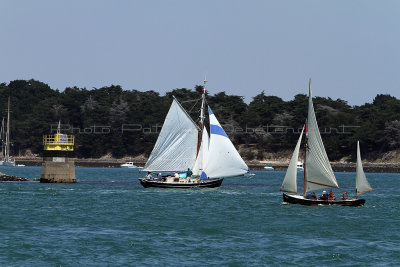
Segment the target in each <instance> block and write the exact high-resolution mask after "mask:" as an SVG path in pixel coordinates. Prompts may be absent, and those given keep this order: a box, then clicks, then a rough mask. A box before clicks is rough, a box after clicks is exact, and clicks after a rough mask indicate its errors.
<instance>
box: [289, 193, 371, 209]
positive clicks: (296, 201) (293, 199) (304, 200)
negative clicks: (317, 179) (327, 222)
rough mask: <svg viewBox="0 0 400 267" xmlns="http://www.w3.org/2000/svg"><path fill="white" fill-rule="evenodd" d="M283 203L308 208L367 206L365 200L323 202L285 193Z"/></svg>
mask: <svg viewBox="0 0 400 267" xmlns="http://www.w3.org/2000/svg"><path fill="white" fill-rule="evenodd" d="M283 202H286V203H290V204H300V205H306V206H312V205H340V206H353V207H354V206H362V205H364V204H365V199H344V200H342V199H341V200H321V199H307V198H305V197H303V196H300V195H289V194H286V193H283Z"/></svg>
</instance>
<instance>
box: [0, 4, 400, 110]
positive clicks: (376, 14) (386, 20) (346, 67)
mask: <svg viewBox="0 0 400 267" xmlns="http://www.w3.org/2000/svg"><path fill="white" fill-rule="evenodd" d="M0 10H1V15H0V33H1V35H0V59H1V63H0V82H7V83H8V82H9V81H11V80H15V79H31V78H34V79H37V80H40V81H42V82H45V83H47V84H49V85H50V86H51V87H52V88H54V89H56V88H58V89H59V90H61V91H62V90H64V89H65V88H66V87H69V86H78V87H86V88H88V89H90V88H93V87H96V88H99V87H102V86H107V85H110V84H119V85H121V86H122V87H123V88H124V89H127V90H130V89H136V90H141V91H146V90H155V91H158V92H160V93H161V94H163V93H164V92H166V91H170V90H172V89H174V88H182V87H186V88H193V87H194V86H195V85H196V84H202V80H203V79H204V76H205V75H206V76H207V80H208V81H209V83H208V90H209V92H210V93H211V94H214V93H216V92H219V91H226V93H228V94H236V95H241V96H245V99H246V101H247V102H249V101H251V97H253V96H255V95H257V94H259V93H260V92H261V91H262V90H264V91H265V93H266V94H267V95H276V96H279V97H281V98H283V99H284V100H290V99H293V96H294V95H296V94H298V93H307V86H308V79H309V78H310V77H311V78H312V88H313V94H314V95H315V96H324V97H328V96H329V97H331V98H333V99H336V98H341V99H344V100H346V101H348V102H349V104H350V105H361V104H364V103H365V102H371V101H372V100H373V98H374V97H375V96H376V94H378V93H383V94H391V95H393V96H395V97H397V98H400V75H399V72H400V16H399V14H400V1H389V0H386V1H365V0H359V1H355V0H352V1H350V0H338V1H324V0H315V1H311V0H304V1H295V0H293V1H290V0H282V1H267V0H260V1H257V0H251V1H244V0H242V1H237V0H201V1H200V0H198V1H194V0H193V1H192V0H164V1H162V0H158V1H156V0H142V1H134V0H132V1H123V0H118V1H111V0H110V1H102V0H85V1H78V0H69V1H61V0H47V1H44V0H35V1H31V0H0Z"/></svg>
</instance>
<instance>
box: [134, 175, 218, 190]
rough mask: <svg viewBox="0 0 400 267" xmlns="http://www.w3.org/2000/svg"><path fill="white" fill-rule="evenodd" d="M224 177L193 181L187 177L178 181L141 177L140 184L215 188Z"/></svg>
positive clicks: (146, 186) (145, 185) (164, 186)
mask: <svg viewBox="0 0 400 267" xmlns="http://www.w3.org/2000/svg"><path fill="white" fill-rule="evenodd" d="M223 180H224V178H214V179H195V180H192V181H187V180H186V179H179V178H177V179H176V181H175V179H174V181H172V182H164V181H157V180H148V179H146V178H139V181H140V184H141V185H142V186H143V187H145V188H148V187H157V188H182V189H188V188H196V187H201V188H204V187H208V188H214V187H219V186H221V184H222V181H223Z"/></svg>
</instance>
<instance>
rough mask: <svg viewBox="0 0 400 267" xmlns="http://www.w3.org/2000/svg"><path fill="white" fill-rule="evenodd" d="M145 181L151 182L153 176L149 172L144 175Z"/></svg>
mask: <svg viewBox="0 0 400 267" xmlns="http://www.w3.org/2000/svg"><path fill="white" fill-rule="evenodd" d="M146 179H149V180H152V179H153V176H152V175H151V172H148V173H147V175H146Z"/></svg>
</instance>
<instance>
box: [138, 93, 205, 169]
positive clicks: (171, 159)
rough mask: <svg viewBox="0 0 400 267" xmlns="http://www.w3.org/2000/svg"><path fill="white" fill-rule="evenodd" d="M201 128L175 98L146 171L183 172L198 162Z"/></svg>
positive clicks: (145, 167)
mask: <svg viewBox="0 0 400 267" xmlns="http://www.w3.org/2000/svg"><path fill="white" fill-rule="evenodd" d="M198 130H199V127H197V125H196V124H195V123H194V121H193V120H192V119H191V118H190V116H189V115H188V114H187V113H186V111H185V110H184V109H183V107H182V106H181V105H180V104H179V102H178V101H177V100H176V99H175V98H174V100H173V101H172V105H171V107H170V109H169V111H168V114H167V117H166V118H165V121H164V124H163V126H162V129H161V132H160V135H159V136H158V139H157V142H156V144H155V146H154V148H153V151H152V152H151V154H150V157H149V160H148V161H147V163H146V165H145V166H144V168H143V170H144V171H183V170H187V168H192V167H193V165H194V162H195V160H196V153H197V138H198Z"/></svg>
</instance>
